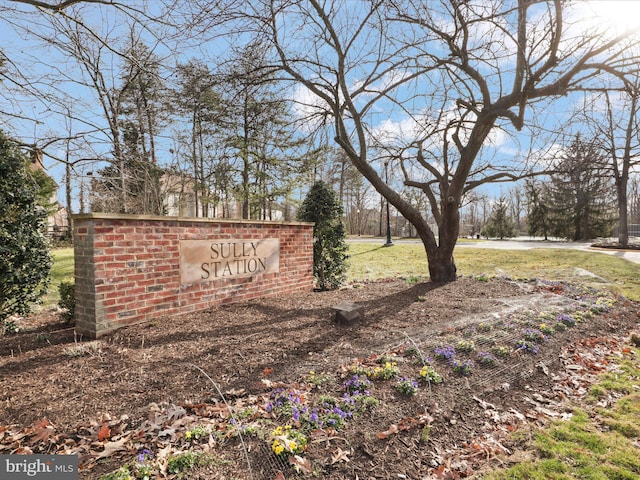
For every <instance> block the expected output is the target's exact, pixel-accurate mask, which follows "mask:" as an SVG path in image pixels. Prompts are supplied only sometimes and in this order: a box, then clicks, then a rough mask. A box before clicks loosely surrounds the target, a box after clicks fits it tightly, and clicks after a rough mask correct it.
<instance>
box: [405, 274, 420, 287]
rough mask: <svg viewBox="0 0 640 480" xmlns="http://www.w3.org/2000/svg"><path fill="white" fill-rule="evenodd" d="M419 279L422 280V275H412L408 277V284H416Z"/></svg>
mask: <svg viewBox="0 0 640 480" xmlns="http://www.w3.org/2000/svg"><path fill="white" fill-rule="evenodd" d="M419 281H420V277H418V276H417V275H411V276H410V277H407V279H406V282H407V285H415V284H416V283H418V282H419Z"/></svg>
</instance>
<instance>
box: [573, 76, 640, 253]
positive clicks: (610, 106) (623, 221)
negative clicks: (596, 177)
mask: <svg viewBox="0 0 640 480" xmlns="http://www.w3.org/2000/svg"><path fill="white" fill-rule="evenodd" d="M589 100H590V106H589V108H587V109H585V112H584V113H585V124H586V125H587V128H589V129H590V130H591V132H592V135H593V136H594V137H595V138H597V139H598V140H599V143H600V145H601V147H602V148H603V149H604V150H605V152H606V154H607V157H608V161H609V162H608V163H609V168H610V171H611V176H612V178H613V180H614V182H615V186H616V200H617V206H618V216H619V221H618V241H619V243H620V244H621V245H622V246H624V247H626V246H628V244H629V227H628V225H629V219H628V214H629V201H628V188H629V174H630V173H631V172H632V171H633V169H634V167H637V166H638V165H640V76H639V75H638V74H637V73H636V74H634V75H633V76H628V77H627V83H626V85H625V86H624V88H623V89H621V90H617V91H613V90H608V89H603V90H602V91H600V92H598V93H597V94H594V95H593V96H591V97H590V98H589Z"/></svg>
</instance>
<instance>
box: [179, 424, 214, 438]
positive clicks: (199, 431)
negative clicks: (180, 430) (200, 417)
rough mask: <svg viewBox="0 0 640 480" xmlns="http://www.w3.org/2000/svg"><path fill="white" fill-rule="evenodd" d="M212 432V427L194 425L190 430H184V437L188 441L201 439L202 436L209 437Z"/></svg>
mask: <svg viewBox="0 0 640 480" xmlns="http://www.w3.org/2000/svg"><path fill="white" fill-rule="evenodd" d="M210 433H211V429H209V428H208V427H205V426H202V425H194V426H193V427H191V428H190V429H189V430H187V431H186V432H184V439H185V440H186V441H187V442H192V441H194V440H200V439H201V438H204V437H208V436H209V434H210Z"/></svg>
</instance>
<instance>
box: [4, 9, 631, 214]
mask: <svg viewBox="0 0 640 480" xmlns="http://www.w3.org/2000/svg"><path fill="white" fill-rule="evenodd" d="M129 4H130V5H131V4H133V5H135V2H129ZM576 5H577V6H576V9H575V11H574V12H573V13H572V15H574V16H575V17H576V18H581V19H584V21H583V25H584V26H585V27H587V26H588V27H587V28H590V27H592V26H598V27H602V26H605V25H610V27H608V28H610V29H611V31H612V33H613V32H619V31H620V29H625V28H636V27H638V26H640V1H636V0H627V1H614V0H606V1H598V2H590V4H587V2H577V4H576ZM5 8H6V7H5ZM83 9H85V10H87V11H90V12H91V14H90V15H89V16H88V17H87V18H88V19H89V21H90V22H92V28H94V29H95V30H96V32H98V33H99V35H100V36H103V37H105V38H108V39H109V41H110V42H111V41H113V42H116V41H118V40H121V39H122V33H123V32H125V31H126V28H124V26H125V25H126V23H127V21H128V19H127V17H126V15H123V14H122V12H118V11H116V10H114V9H112V8H108V7H104V6H87V7H83ZM20 10H22V13H21V14H20V15H0V45H2V51H3V52H4V53H5V55H6V56H7V57H8V58H10V59H11V60H12V61H13V62H14V64H15V66H16V67H19V68H17V69H16V70H19V69H24V70H25V71H28V72H29V75H30V76H33V75H34V74H35V76H36V77H38V79H39V80H38V83H37V84H36V85H35V86H34V89H38V90H40V92H41V93H42V92H45V91H46V90H48V89H51V91H52V92H54V93H55V94H56V95H63V96H65V97H66V98H67V101H66V105H65V106H64V107H60V106H56V105H55V104H54V103H49V102H48V101H46V100H34V99H32V98H29V97H28V96H26V95H24V91H20V89H14V88H10V87H11V85H10V82H7V80H5V81H4V82H3V83H2V84H0V88H3V89H4V88H5V87H6V90H4V91H3V92H2V93H3V95H0V110H1V111H4V112H8V113H12V114H13V115H14V116H13V118H10V119H7V118H8V117H4V120H2V118H3V117H0V128H2V129H4V130H7V131H8V132H9V133H10V134H12V135H14V136H16V137H17V138H19V139H21V140H22V141H24V142H25V143H31V142H34V141H41V140H42V139H43V138H47V137H54V136H58V137H59V136H65V135H66V132H67V131H68V130H69V129H71V130H72V131H74V132H89V131H90V130H91V129H92V127H91V124H96V125H97V126H104V120H103V119H102V118H101V115H100V113H99V112H98V113H96V107H97V100H96V97H95V95H94V92H92V91H91V90H89V89H86V88H84V87H81V86H79V85H78V84H77V82H74V81H71V80H78V79H81V78H83V77H82V73H81V71H80V70H79V68H78V66H77V65H75V64H74V63H73V62H71V61H70V60H69V58H68V57H66V56H65V55H63V54H60V53H59V52H57V51H56V50H55V49H53V48H46V47H44V46H42V43H41V42H39V41H37V40H35V39H34V35H33V32H36V33H43V32H46V31H47V29H48V27H47V26H46V23H45V22H43V21H42V17H40V16H39V15H38V14H37V13H36V12H35V10H34V9H33V8H32V7H29V6H26V5H25V6H23V7H20ZM0 13H2V7H0ZM144 35H145V38H146V39H147V40H149V41H150V42H152V41H153V38H152V35H151V32H146V33H144ZM221 42H222V41H221V40H220V39H217V40H216V41H215V42H212V43H210V44H205V45H201V46H200V48H197V49H196V48H194V49H192V50H191V49H183V50H181V52H182V55H184V58H183V59H186V58H188V57H195V58H198V57H199V56H202V55H203V53H202V50H204V51H206V52H213V51H217V50H219V51H224V50H225V49H226V47H227V45H224V44H222V43H221ZM114 45H115V43H114ZM157 53H158V54H159V55H160V56H162V57H163V58H164V61H165V62H166V64H167V65H168V66H173V65H175V63H176V62H177V61H178V60H180V58H178V57H176V55H175V54H173V55H172V54H170V52H169V50H168V49H167V48H165V47H164V46H163V45H161V44H159V45H157ZM207 54H208V53H207ZM118 61H119V60H118V58H117V57H115V56H114V57H113V58H111V59H108V60H107V62H106V63H105V65H107V66H108V67H109V68H111V67H113V71H109V70H107V72H108V73H109V74H110V75H112V78H111V79H110V81H113V82H114V83H117V78H116V77H117V73H118V72H117V69H116V67H117V64H118ZM53 74H55V77H56V78H58V79H59V78H60V76H61V75H62V76H67V77H68V78H69V80H68V81H60V80H58V81H56V83H55V84H54V85H52V86H51V85H49V84H50V78H51V76H52V75H53ZM15 80H16V81H17V82H18V83H20V82H21V80H20V78H19V77H16V78H15ZM353 81H354V82H357V81H358V79H357V78H354V80H353ZM291 95H292V98H294V99H296V100H298V101H299V102H300V103H299V105H301V104H302V103H306V104H307V108H309V105H313V104H314V103H315V102H316V101H315V100H314V99H312V98H310V97H309V96H308V92H306V91H305V90H304V89H301V88H299V87H292V89H291ZM578 100H579V97H578V96H576V97H569V98H564V99H560V100H556V101H554V102H553V103H552V104H550V107H549V109H548V110H547V111H546V114H548V118H545V119H543V120H544V121H541V122H540V123H541V124H543V125H544V126H548V128H549V129H556V128H557V127H558V125H567V119H568V118H569V116H570V115H571V113H572V112H573V104H574V102H576V101H578ZM66 110H68V111H70V112H71V113H73V114H74V115H75V116H76V117H77V118H76V120H74V121H73V122H72V123H71V124H69V123H65V120H64V118H63V116H62V115H61V113H65V111H66ZM374 116H375V118H374ZM34 118H35V119H37V121H33V120H32V119H34ZM371 121H372V128H373V133H374V135H375V136H376V137H377V138H385V137H386V138H392V137H394V138H400V139H401V138H404V137H406V136H407V135H408V134H410V133H413V132H415V131H416V128H417V127H418V124H417V123H416V120H415V118H411V117H409V116H407V115H404V114H403V112H402V111H400V110H398V109H396V110H393V109H388V108H380V109H378V110H376V111H375V112H374V113H372V117H371ZM3 122H4V123H3ZM167 133H168V132H167ZM543 133H544V132H543V131H535V132H532V131H529V130H527V129H526V128H525V129H524V130H523V132H522V133H520V134H515V132H513V131H512V130H510V131H509V134H506V133H505V132H503V131H500V130H498V129H496V130H494V131H493V132H492V134H491V136H490V143H489V144H488V145H487V148H486V149H485V152H484V155H486V157H487V158H491V159H494V160H499V161H508V160H509V159H513V158H516V159H518V158H520V159H521V158H524V156H526V155H529V154H531V152H539V155H540V157H542V158H544V155H546V152H548V151H554V150H556V149H557V148H559V147H556V146H555V145H553V144H550V140H549V138H550V137H547V136H545V135H544V134H543ZM90 137H91V138H92V139H93V140H94V142H95V143H94V148H95V151H91V150H90V149H82V150H79V151H77V152H74V158H75V159H78V158H93V157H95V156H97V155H101V154H102V155H104V154H107V152H106V151H105V148H106V147H105V143H104V138H101V136H100V135H99V134H98V133H96V134H91V135H90ZM170 147H171V139H170V138H166V140H165V148H166V150H168V148H170ZM51 151H52V152H53V154H54V155H55V156H57V157H58V158H64V157H65V153H66V152H65V149H64V144H63V143H60V144H59V147H58V148H56V149H52V150H51ZM167 155H168V154H167ZM45 165H46V167H47V168H48V170H49V172H50V174H52V176H53V177H54V178H55V179H56V180H58V181H59V183H61V179H62V175H63V173H64V167H63V166H62V165H61V164H60V163H59V162H57V161H55V160H54V159H52V158H46V159H45ZM93 170H95V166H91V165H90V164H89V163H87V165H86V168H81V167H79V168H78V170H77V175H78V177H79V178H80V177H81V176H82V175H83V174H86V173H87V172H88V171H93ZM75 187H76V188H77V182H76V185H75ZM504 188H505V187H500V186H497V187H491V188H488V189H487V190H488V191H490V192H493V193H495V192H499V191H500V189H504ZM76 208H77V206H76Z"/></svg>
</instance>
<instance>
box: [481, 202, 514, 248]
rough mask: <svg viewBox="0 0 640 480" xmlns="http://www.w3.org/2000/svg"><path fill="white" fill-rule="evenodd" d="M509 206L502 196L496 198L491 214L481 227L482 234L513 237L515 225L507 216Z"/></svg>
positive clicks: (501, 237) (500, 237)
mask: <svg viewBox="0 0 640 480" xmlns="http://www.w3.org/2000/svg"><path fill="white" fill-rule="evenodd" d="M508 210H509V206H508V205H507V201H506V199H505V198H504V197H500V198H499V199H498V203H496V204H495V205H494V207H493V211H492V212H491V216H490V217H489V220H488V221H487V223H486V225H485V226H484V228H483V229H482V234H483V235H484V236H486V237H493V238H499V239H500V240H502V239H504V238H511V237H515V227H514V223H513V220H512V219H511V217H509V213H508Z"/></svg>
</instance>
